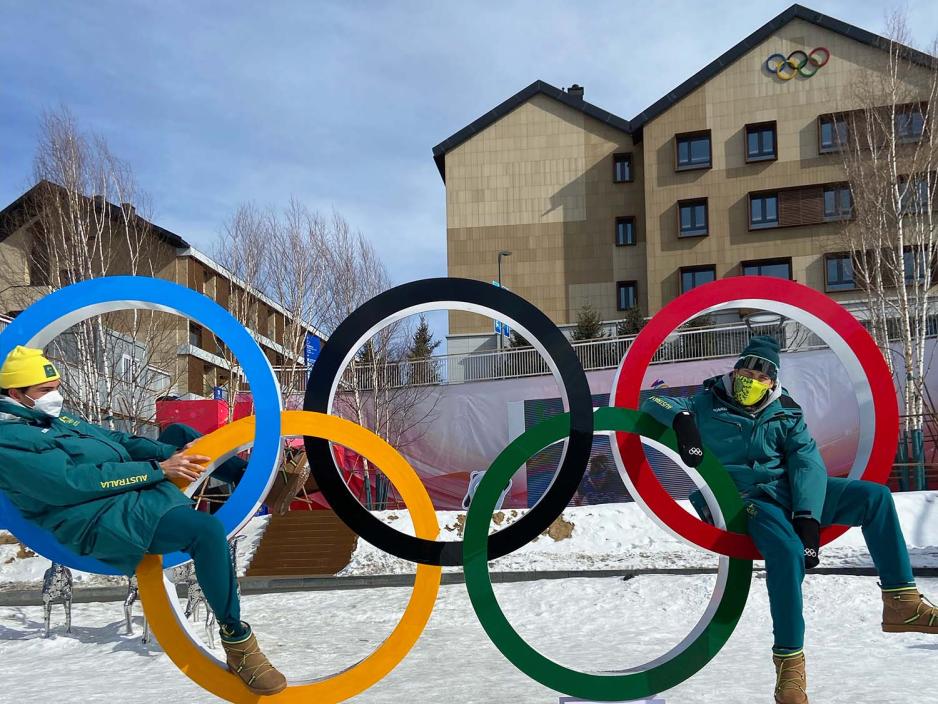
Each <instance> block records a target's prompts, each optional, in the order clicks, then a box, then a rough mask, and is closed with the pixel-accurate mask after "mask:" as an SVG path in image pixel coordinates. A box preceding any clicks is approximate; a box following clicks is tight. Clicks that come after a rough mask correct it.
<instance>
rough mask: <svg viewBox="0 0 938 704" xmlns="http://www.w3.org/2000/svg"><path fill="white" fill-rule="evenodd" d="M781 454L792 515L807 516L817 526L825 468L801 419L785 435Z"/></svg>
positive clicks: (825, 490) (819, 517)
mask: <svg viewBox="0 0 938 704" xmlns="http://www.w3.org/2000/svg"><path fill="white" fill-rule="evenodd" d="M784 452H785V466H786V470H787V472H788V481H789V483H790V485H791V511H792V515H793V516H808V517H810V518H813V519H814V520H816V521H818V522H820V520H821V511H822V510H823V509H824V498H825V496H826V494H827V467H825V466H824V460H823V459H822V458H821V453H820V451H819V450H818V449H817V444H816V443H815V442H814V438H813V437H811V433H810V432H808V426H807V425H806V424H805V422H804V418H798V421H797V422H796V423H795V425H794V426H792V428H791V429H790V430H789V431H788V436H787V437H786V438H785V449H784Z"/></svg>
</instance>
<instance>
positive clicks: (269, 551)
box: [245, 511, 358, 577]
mask: <svg viewBox="0 0 938 704" xmlns="http://www.w3.org/2000/svg"><path fill="white" fill-rule="evenodd" d="M357 539H358V536H357V535H356V534H355V533H354V532H352V530H351V529H350V528H349V527H348V526H346V525H345V524H344V523H343V522H342V521H340V520H339V519H338V517H337V516H336V515H335V513H333V512H332V511H289V512H288V513H286V514H284V515H282V516H271V517H270V523H268V524H267V530H266V531H265V532H264V537H263V538H261V542H260V545H258V546H257V551H256V552H255V553H254V558H253V559H252V560H251V565H250V566H249V567H248V569H247V572H246V573H245V576H246V577H281V576H303V577H312V576H327V575H334V574H336V573H337V572H339V571H341V570H342V569H344V568H345V567H346V565H348V563H349V561H350V560H351V559H352V552H353V551H354V550H355V545H356V543H357Z"/></svg>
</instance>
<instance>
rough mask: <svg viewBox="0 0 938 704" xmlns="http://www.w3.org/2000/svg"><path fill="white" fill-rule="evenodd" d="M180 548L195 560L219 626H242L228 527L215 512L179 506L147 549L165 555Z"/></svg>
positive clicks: (163, 520) (236, 628) (162, 522)
mask: <svg viewBox="0 0 938 704" xmlns="http://www.w3.org/2000/svg"><path fill="white" fill-rule="evenodd" d="M177 550H179V551H181V552H184V553H187V554H188V555H189V557H191V558H192V561H193V562H194V563H195V576H196V579H198V580H199V586H201V587H202V593H203V594H204V595H205V600H206V601H207V602H208V605H209V606H210V607H211V608H212V611H214V612H215V618H216V619H217V621H218V625H219V627H221V626H228V627H229V628H230V629H232V630H234V631H235V632H239V631H241V630H242V627H241V600H240V597H239V596H238V577H237V575H236V574H235V571H234V565H232V563H231V556H230V553H229V552H228V538H227V536H226V535H225V527H224V526H223V525H222V523H221V521H219V520H218V519H217V518H215V516H213V515H211V514H208V513H204V512H202V511H196V510H195V509H193V508H190V507H189V506H177V507H176V508H174V509H171V510H170V511H168V512H167V513H166V514H164V515H163V517H162V518H161V519H160V522H159V523H158V524H157V526H156V533H154V534H153V540H152V541H150V548H149V550H148V551H147V552H149V553H153V554H157V555H165V554H167V553H171V552H176V551H177Z"/></svg>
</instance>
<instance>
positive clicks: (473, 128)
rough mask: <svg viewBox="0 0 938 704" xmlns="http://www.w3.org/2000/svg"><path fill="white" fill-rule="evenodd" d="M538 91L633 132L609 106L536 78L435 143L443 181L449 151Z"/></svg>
mask: <svg viewBox="0 0 938 704" xmlns="http://www.w3.org/2000/svg"><path fill="white" fill-rule="evenodd" d="M538 94H543V95H546V96H549V97H551V98H553V99H554V100H556V101H558V102H561V103H563V104H564V105H566V106H568V107H571V108H573V109H574V110H579V111H580V112H582V113H584V114H586V115H589V116H590V117H592V118H595V119H597V120H599V121H600V122H604V123H606V124H607V125H611V126H612V127H615V128H616V129H619V130H622V131H623V132H625V133H627V134H631V132H632V129H631V127H630V126H629V121H628V120H626V119H624V118H621V117H619V116H618V115H613V114H612V113H611V112H607V111H606V110H603V109H602V108H600V107H597V106H596V105H593V104H592V103H588V102H586V101H585V100H583V98H581V97H578V96H576V95H573V94H570V93H567V92H566V91H563V90H561V89H560V88H557V87H556V86H552V85H551V84H550V83H545V82H544V81H534V83H532V84H531V85H529V86H528V87H527V88H524V89H523V90H520V91H518V92H517V93H515V94H514V95H513V96H511V97H510V98H508V100H506V101H504V102H502V103H501V104H499V105H497V106H496V107H494V108H493V109H491V110H489V111H488V112H487V113H485V114H484V115H482V117H480V118H479V119H477V120H474V121H473V122H471V123H469V124H468V125H466V126H465V127H463V128H462V129H461V130H459V132H457V133H456V134H454V135H452V136H451V137H449V138H447V139H444V140H443V141H442V142H440V143H439V144H437V145H436V146H435V147H433V160H434V161H435V162H436V167H437V168H438V169H439V170H440V176H441V177H442V178H443V181H444V182H445V181H446V163H445V160H446V153H447V152H449V151H451V150H452V149H455V148H456V147H458V146H459V145H460V144H462V143H463V142H465V141H467V140H468V139H469V138H470V137H473V136H474V135H476V134H478V133H479V132H481V131H482V130H484V129H485V128H486V127H488V126H489V125H491V124H493V123H495V122H497V121H498V120H500V119H502V118H503V117H504V116H505V115H507V114H508V113H510V112H511V111H512V110H514V109H515V108H517V107H518V106H520V105H522V104H523V103H526V102H527V101H529V100H530V99H531V98H533V97H534V96H535V95H538Z"/></svg>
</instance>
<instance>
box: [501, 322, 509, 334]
mask: <svg viewBox="0 0 938 704" xmlns="http://www.w3.org/2000/svg"><path fill="white" fill-rule="evenodd" d="M502 335H504V336H505V337H511V328H510V327H508V323H502Z"/></svg>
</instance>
